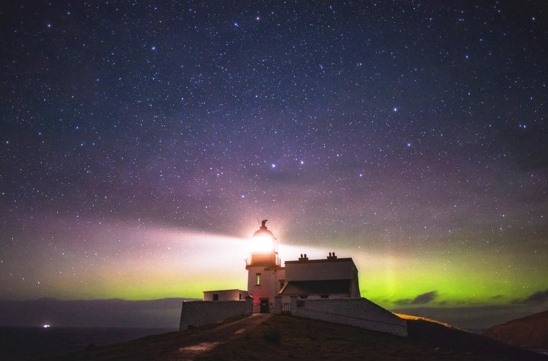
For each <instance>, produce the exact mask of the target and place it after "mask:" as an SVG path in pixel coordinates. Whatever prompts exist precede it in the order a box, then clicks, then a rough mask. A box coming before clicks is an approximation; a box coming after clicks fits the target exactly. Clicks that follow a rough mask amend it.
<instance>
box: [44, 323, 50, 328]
mask: <svg viewBox="0 0 548 361" xmlns="http://www.w3.org/2000/svg"><path fill="white" fill-rule="evenodd" d="M42 327H43V328H50V327H51V325H50V324H49V323H45V324H43V325H42Z"/></svg>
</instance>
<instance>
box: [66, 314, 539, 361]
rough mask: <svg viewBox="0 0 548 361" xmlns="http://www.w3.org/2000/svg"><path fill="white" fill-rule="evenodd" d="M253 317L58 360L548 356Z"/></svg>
mask: <svg viewBox="0 0 548 361" xmlns="http://www.w3.org/2000/svg"><path fill="white" fill-rule="evenodd" d="M253 319H254V317H249V318H247V319H243V320H238V321H234V322H229V323H224V324H222V325H213V326H208V327H203V328H196V329H193V330H190V331H185V332H181V333H178V332H174V333H168V334H164V335H157V336H150V337H146V338H142V339H139V340H135V341H131V342H128V343H124V344H117V345H111V346H105V347H98V348H93V349H91V350H88V351H85V352H80V353H76V354H71V355H67V356H66V357H64V358H56V360H66V361H68V360H74V361H83V360H94V361H107V360H143V361H144V360H156V361H161V360H186V359H192V360H201V361H214V360H215V361H220V360H224V361H231V360H261V361H268V360H273V361H274V360H276V361H279V360H376V361H396V360H400V361H403V360H407V361H412V360H417V361H418V360H423V361H428V360H447V361H451V360H455V361H456V360H459V361H460V360H477V361H482V360H519V361H527V360H531V361H536V360H538V361H541V360H545V361H546V360H548V357H546V356H543V355H540V354H535V353H532V352H528V351H525V350H521V349H518V348H514V347H512V346H510V345H507V344H504V343H501V342H498V341H495V340H491V339H488V338H485V337H482V336H479V335H475V334H471V333H468V332H464V331H461V330H459V329H456V328H451V327H447V326H445V325H443V324H439V323H435V322H430V321H427V320H423V319H411V320H408V329H409V337H407V338H401V337H397V336H392V335H388V334H383V333H378V332H373V331H368V330H363V329H360V328H356V327H351V326H345V325H339V324H333V323H328V322H322V321H315V320H309V319H302V318H296V317H291V316H272V317H269V318H263V319H259V322H257V321H253ZM255 319H258V318H255ZM250 322H254V323H253V324H250ZM185 352H187V353H186V354H185ZM188 352H190V354H189V353H188Z"/></svg>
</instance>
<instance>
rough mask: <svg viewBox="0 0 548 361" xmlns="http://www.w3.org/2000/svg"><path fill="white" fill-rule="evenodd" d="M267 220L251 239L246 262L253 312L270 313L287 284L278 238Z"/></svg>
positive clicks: (248, 288) (248, 289)
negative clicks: (276, 298) (277, 247)
mask: <svg viewBox="0 0 548 361" xmlns="http://www.w3.org/2000/svg"><path fill="white" fill-rule="evenodd" d="M266 222H267V220H266V219H265V220H263V221H262V222H261V227H260V228H259V230H258V231H257V232H255V233H254V234H253V237H252V238H251V254H250V256H249V258H248V259H247V262H246V267H245V268H246V270H247V273H248V275H247V291H248V293H249V295H250V296H251V297H252V298H253V312H262V313H266V312H270V309H271V308H272V307H273V303H274V298H275V297H276V296H277V295H278V293H279V292H280V289H281V288H282V286H283V284H284V282H285V269H284V268H283V267H281V266H280V259H279V257H278V252H277V249H276V245H275V241H276V237H274V234H273V233H272V232H271V231H270V230H268V228H267V227H266Z"/></svg>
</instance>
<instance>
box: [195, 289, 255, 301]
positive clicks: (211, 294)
mask: <svg viewBox="0 0 548 361" xmlns="http://www.w3.org/2000/svg"><path fill="white" fill-rule="evenodd" d="M215 295H217V299H215ZM247 295H248V293H247V291H243V290H221V291H204V301H243V300H245V299H246V297H247Z"/></svg>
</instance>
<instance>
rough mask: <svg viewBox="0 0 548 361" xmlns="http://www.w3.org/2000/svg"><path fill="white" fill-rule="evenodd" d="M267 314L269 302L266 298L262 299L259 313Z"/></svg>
mask: <svg viewBox="0 0 548 361" xmlns="http://www.w3.org/2000/svg"><path fill="white" fill-rule="evenodd" d="M269 312H270V302H268V298H262V299H261V313H269Z"/></svg>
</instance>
